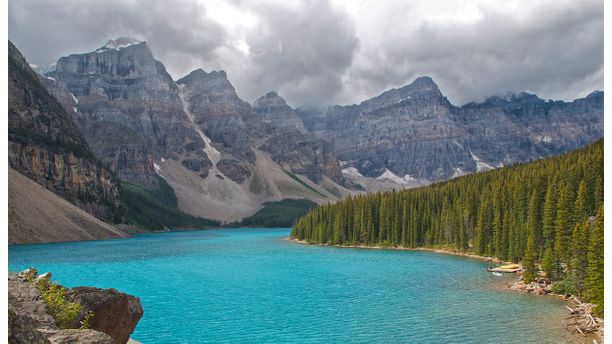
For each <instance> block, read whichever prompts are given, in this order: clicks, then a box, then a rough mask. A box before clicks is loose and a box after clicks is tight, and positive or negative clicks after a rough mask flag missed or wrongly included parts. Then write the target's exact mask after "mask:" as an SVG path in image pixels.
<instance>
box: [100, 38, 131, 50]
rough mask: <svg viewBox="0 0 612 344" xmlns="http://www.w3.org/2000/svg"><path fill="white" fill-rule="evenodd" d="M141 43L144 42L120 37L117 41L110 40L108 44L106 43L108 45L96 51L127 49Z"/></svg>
mask: <svg viewBox="0 0 612 344" xmlns="http://www.w3.org/2000/svg"><path fill="white" fill-rule="evenodd" d="M140 43H142V42H141V41H139V40H137V39H135V38H130V37H119V38H117V39H109V40H108V42H106V44H104V46H103V47H101V48H100V49H98V50H96V51H103V50H119V49H123V48H127V47H129V46H130V45H135V44H140Z"/></svg>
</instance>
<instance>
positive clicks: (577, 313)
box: [287, 238, 604, 344]
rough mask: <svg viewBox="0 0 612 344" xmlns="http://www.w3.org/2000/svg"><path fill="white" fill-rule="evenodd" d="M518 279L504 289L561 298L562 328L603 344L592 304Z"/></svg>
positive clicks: (601, 326) (601, 325)
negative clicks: (564, 309)
mask: <svg viewBox="0 0 612 344" xmlns="http://www.w3.org/2000/svg"><path fill="white" fill-rule="evenodd" d="M287 240H289V241H293V242H296V243H299V244H303V245H317V246H330V247H339V248H359V249H373V250H381V249H382V250H384V249H387V250H400V251H427V252H433V253H438V254H447V255H453V256H460V257H466V258H472V259H477V260H480V261H486V262H492V263H495V264H511V263H510V262H505V261H502V260H500V259H497V258H495V257H485V256H478V255H475V254H470V253H465V252H458V251H451V250H443V249H437V248H427V247H417V248H410V247H395V246H366V245H337V244H318V243H310V242H307V241H305V240H298V239H291V238H287ZM516 274H517V275H518V276H519V279H518V280H517V281H515V282H512V283H509V284H508V285H507V286H506V287H507V289H509V290H512V291H518V292H522V293H529V294H534V295H551V296H556V297H559V298H561V299H562V300H563V301H566V302H569V303H570V304H571V305H572V307H570V306H565V307H566V308H567V309H568V311H569V315H570V316H568V317H567V318H566V319H567V322H566V323H565V324H563V325H564V327H565V328H566V329H567V330H568V331H571V332H573V333H575V334H576V335H577V336H581V337H582V338H584V340H586V341H585V343H586V342H588V343H594V344H597V343H604V319H601V318H598V317H595V316H593V312H592V308H593V306H594V305H593V304H589V303H585V302H582V301H581V300H579V299H578V298H576V297H575V296H572V295H560V294H556V293H554V292H553V291H552V284H551V283H543V282H542V281H541V282H531V283H529V284H525V283H524V282H523V280H522V278H520V273H516Z"/></svg>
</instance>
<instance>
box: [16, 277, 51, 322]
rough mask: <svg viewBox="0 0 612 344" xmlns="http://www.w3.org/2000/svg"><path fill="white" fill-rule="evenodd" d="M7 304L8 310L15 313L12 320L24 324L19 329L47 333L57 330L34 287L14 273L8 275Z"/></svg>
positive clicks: (38, 292)
mask: <svg viewBox="0 0 612 344" xmlns="http://www.w3.org/2000/svg"><path fill="white" fill-rule="evenodd" d="M8 303H9V309H11V310H12V311H13V312H14V313H15V317H14V319H19V320H17V321H16V323H20V324H24V326H21V328H25V327H30V328H33V329H36V330H43V331H47V332H53V331H57V330H58V327H57V325H56V324H55V319H53V317H52V316H51V315H49V314H48V313H47V305H46V304H45V302H44V300H43V298H42V295H41V294H40V291H39V290H38V288H37V287H36V285H34V283H32V282H28V281H26V280H23V279H22V278H20V277H19V276H18V275H17V274H14V273H9V275H8ZM26 325H27V326H26Z"/></svg>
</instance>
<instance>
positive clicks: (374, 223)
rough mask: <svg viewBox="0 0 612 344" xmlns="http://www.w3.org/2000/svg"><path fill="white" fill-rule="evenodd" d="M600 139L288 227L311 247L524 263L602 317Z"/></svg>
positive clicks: (370, 199) (315, 213) (329, 208)
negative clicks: (444, 253)
mask: <svg viewBox="0 0 612 344" xmlns="http://www.w3.org/2000/svg"><path fill="white" fill-rule="evenodd" d="M603 163H604V153H603V140H600V141H597V142H596V143H593V144H591V145H589V146H587V147H585V148H582V149H578V150H576V151H572V152H570V153H566V154H563V155H561V156H558V157H553V158H548V159H543V160H539V161H535V162H531V163H527V164H521V165H514V166H510V167H504V168H500V169H496V170H492V171H488V172H483V173H477V174H473V175H468V176H464V177H459V178H456V179H454V180H451V181H447V182H443V183H437V184H433V185H430V186H426V187H421V188H416V189H410V190H404V191H393V192H384V193H376V194H369V195H361V196H356V197H348V198H346V199H344V200H342V201H340V202H338V203H335V204H327V205H324V206H320V207H317V208H314V209H313V210H311V211H310V212H309V213H307V214H306V215H305V216H303V217H301V218H299V219H298V220H297V222H296V223H295V224H294V226H293V227H292V228H291V238H293V239H297V240H303V241H306V242H309V243H319V244H335V245H368V246H396V247H408V248H416V247H432V248H434V247H435V248H441V249H447V250H452V251H460V252H469V253H474V254H478V255H483V256H493V257H497V258H499V259H502V260H504V261H513V262H522V264H523V268H524V280H525V281H526V282H529V281H531V280H533V279H534V278H536V277H537V276H538V273H539V270H540V269H541V271H543V272H545V273H546V276H548V277H549V278H550V279H551V280H553V281H555V284H554V289H555V290H556V291H559V292H566V293H572V294H575V295H579V296H580V297H581V298H582V299H584V300H586V301H589V302H593V303H595V304H597V305H598V307H597V310H596V311H597V312H598V313H599V314H603V295H604V294H603V290H604V286H603V273H604V269H603V264H604V263H603V258H604V257H603V254H604V235H603V234H604V233H603V231H604V226H603V216H604V215H603V193H604V188H603V185H604V184H603V183H604V166H603Z"/></svg>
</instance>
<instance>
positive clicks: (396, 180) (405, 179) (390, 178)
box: [376, 169, 416, 184]
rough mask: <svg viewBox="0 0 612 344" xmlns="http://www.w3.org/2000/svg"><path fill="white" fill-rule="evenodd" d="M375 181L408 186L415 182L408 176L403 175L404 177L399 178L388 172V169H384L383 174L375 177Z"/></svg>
mask: <svg viewBox="0 0 612 344" xmlns="http://www.w3.org/2000/svg"><path fill="white" fill-rule="evenodd" d="M376 180H387V181H391V182H394V183H396V184H408V183H410V182H415V181H416V179H414V178H412V177H411V176H410V175H409V174H407V175H405V176H404V177H399V176H397V175H396V174H395V173H393V172H391V171H389V169H385V172H384V173H383V174H381V175H380V176H378V177H376Z"/></svg>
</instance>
